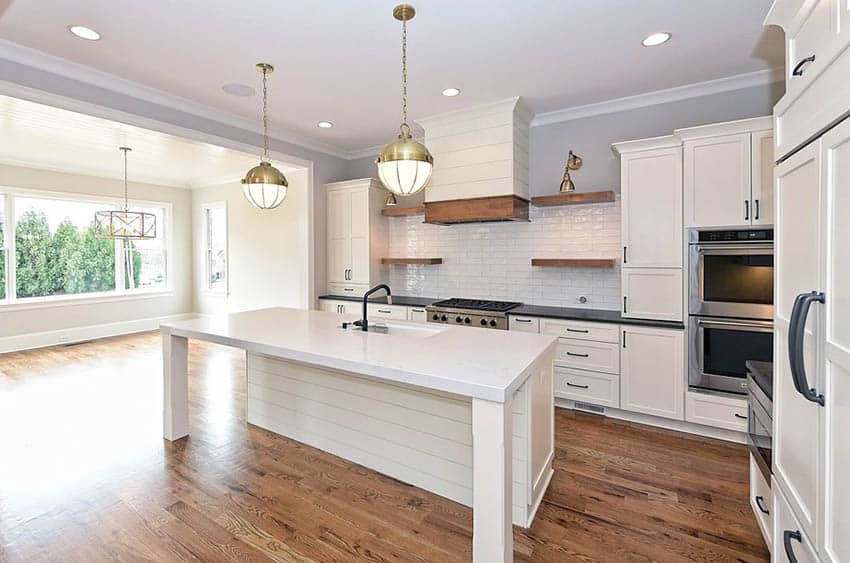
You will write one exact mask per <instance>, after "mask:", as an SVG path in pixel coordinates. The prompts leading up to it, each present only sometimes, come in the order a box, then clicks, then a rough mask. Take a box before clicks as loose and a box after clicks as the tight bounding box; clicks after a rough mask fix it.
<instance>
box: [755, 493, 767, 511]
mask: <svg viewBox="0 0 850 563" xmlns="http://www.w3.org/2000/svg"><path fill="white" fill-rule="evenodd" d="M763 502H764V497H763V496H761V495H759V496H757V497H756V506H758V507H759V510H761V511H762V512H764V513H765V514H768V515H769V514H770V511H769V510H768V509H766V508H765V507H763V506H762V504H761V503H763Z"/></svg>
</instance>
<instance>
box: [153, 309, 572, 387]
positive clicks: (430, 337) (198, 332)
mask: <svg viewBox="0 0 850 563" xmlns="http://www.w3.org/2000/svg"><path fill="white" fill-rule="evenodd" d="M340 322H341V320H340V317H339V315H337V314H335V313H329V312H324V311H309V310H303V309H287V308H282V307H280V308H270V309H260V310H257V311H247V312H244V313H235V314H231V315H221V316H214V317H204V318H198V319H193V320H189V321H180V322H175V323H167V324H164V325H162V331H163V332H164V333H167V334H171V335H174V336H182V337H186V338H202V339H203V340H208V341H212V342H216V343H219V344H224V345H229V346H235V347H239V348H244V349H246V350H248V351H249V352H255V353H258V354H265V355H269V356H275V357H279V358H285V359H288V360H293V361H299V362H304V363H309V364H314V365H318V366H323V367H327V368H330V369H336V370H343V371H349V372H353V373H358V374H363V375H368V376H371V377H375V378H378V379H382V380H385V381H393V382H398V383H406V384H410V385H416V386H420V387H424V388H428V389H434V390H438V391H445V392H448V393H454V394H457V395H461V396H465V397H471V398H477V399H484V400H488V401H495V402H504V401H506V400H507V399H508V398H510V397H511V396H513V394H514V393H515V392H516V390H517V389H518V388H519V387H520V386H521V385H522V384H523V383H524V381H525V379H526V378H527V377H528V375H529V374H530V369H529V368H531V367H532V366H533V364H534V363H535V361H536V360H538V359H539V358H540V357H541V356H542V355H543V354H546V353H549V352H552V351H553V347H554V346H555V343H556V341H557V337H555V336H548V335H539V334H529V333H519V332H509V331H500V330H471V329H469V328H465V327H445V326H439V327H432V326H430V325H429V326H427V327H423V326H422V325H418V324H416V323H407V322H403V321H398V322H396V321H393V322H389V323H387V324H388V325H389V326H390V331H391V332H390V333H389V334H382V333H380V332H365V333H364V332H359V331H351V330H345V329H342V328H341V326H340ZM393 326H397V327H399V333H398V334H392V327H393Z"/></svg>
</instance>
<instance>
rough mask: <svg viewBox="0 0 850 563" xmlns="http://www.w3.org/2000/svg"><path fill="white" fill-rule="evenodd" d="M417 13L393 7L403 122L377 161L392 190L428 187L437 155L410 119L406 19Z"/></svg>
mask: <svg viewBox="0 0 850 563" xmlns="http://www.w3.org/2000/svg"><path fill="white" fill-rule="evenodd" d="M415 15H416V10H415V9H414V8H413V6H411V5H410V4H399V5H398V6H396V7H395V8H393V17H395V19H397V20H399V21H401V25H402V42H401V99H402V106H401V107H402V123H401V127H400V128H399V129H400V131H399V136H398V139H396V140H395V141H393V142H392V143H390V144H388V145H387V146H386V147H384V150H383V151H382V152H381V155H380V156H379V157H378V159H377V160H376V161H375V164H377V165H378V177H379V178H380V179H381V182H382V183H383V184H384V187H385V188H387V189H388V190H389V191H390V192H392V193H393V194H398V195H401V196H408V195H413V194H415V193H416V192H418V191H420V190H422V188H424V187H425V183H426V182H427V181H428V178H430V177H431V171H432V170H433V168H434V157H433V156H431V153H430V152H429V151H428V148H427V147H426V146H425V145H423V144H422V143H420V142H418V141H416V140H415V139H414V138H413V136H412V135H411V134H410V125H408V123H407V22H408V20H412V19H413V16H415Z"/></svg>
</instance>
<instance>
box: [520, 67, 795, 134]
mask: <svg viewBox="0 0 850 563" xmlns="http://www.w3.org/2000/svg"><path fill="white" fill-rule="evenodd" d="M784 77H785V75H784V72H783V70H782V69H781V68H773V69H768V70H759V71H756V72H748V73H746V74H737V75H734V76H727V77H725V78H718V79H715V80H707V81H705V82H695V83H694V84H686V85H684V86H676V87H674V88H667V89H665V90H655V91H653V92H646V93H644V94H637V95H635V96H626V97H624V98H614V99H611V100H605V101H604V102H596V103H592V104H586V105H582V106H574V107H570V108H564V109H559V110H556V111H550V112H547V113H539V114H537V115H536V116H535V117H534V119H533V120H532V121H531V126H532V127H537V126H539V125H550V124H552V123H560V122H563V121H571V120H573V119H581V118H583V117H592V116H594V115H603V114H606V113H615V112H619V111H626V110H630V109H637V108H642V107H648V106H654V105H658V104H666V103H670V102H677V101H680V100H686V99H689V98H697V97H700V96H708V95H710V94H719V93H721V92H731V91H733V90H741V89H743V88H751V87H753V86H765V85H768V84H773V83H774V82H780V81H782V80H784Z"/></svg>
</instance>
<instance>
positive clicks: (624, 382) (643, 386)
mask: <svg viewBox="0 0 850 563" xmlns="http://www.w3.org/2000/svg"><path fill="white" fill-rule="evenodd" d="M622 332H623V334H622V344H621V347H620V408H622V409H624V410H629V411H633V412H639V413H643V414H650V415H653V416H660V417H664V418H672V419H675V420H684V418H685V336H684V331H683V330H676V329H665V328H650V327H644V326H628V325H622Z"/></svg>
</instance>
